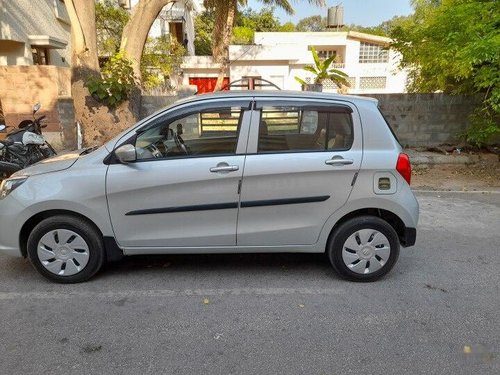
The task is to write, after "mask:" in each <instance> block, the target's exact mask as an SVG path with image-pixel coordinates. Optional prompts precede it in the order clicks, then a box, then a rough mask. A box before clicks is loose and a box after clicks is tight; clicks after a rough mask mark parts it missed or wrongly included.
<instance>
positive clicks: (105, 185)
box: [0, 91, 419, 283]
mask: <svg viewBox="0 0 500 375" xmlns="http://www.w3.org/2000/svg"><path fill="white" fill-rule="evenodd" d="M410 177H411V165H410V161H409V159H408V156H407V155H406V154H404V153H402V149H401V146H400V145H399V143H398V141H397V139H396V138H395V136H394V134H393V133H392V131H391V129H390V127H389V126H388V124H387V123H386V121H385V120H384V118H383V116H382V114H381V113H380V111H379V110H378V108H377V101H376V100H374V99H370V98H360V97H353V96H340V95H332V94H319V93H305V92H283V91H280V92H269V91H267V92H266V91H260V92H252V91H245V92H225V93H219V94H207V95H201V96H196V97H193V98H190V99H187V100H183V101H179V102H177V103H175V104H174V105H172V106H170V107H168V108H165V109H164V110H161V111H159V112H157V113H155V114H153V115H152V116H149V117H148V118H146V119H144V120H142V121H140V122H139V123H138V124H136V125H135V126H134V127H132V128H131V129H129V130H127V131H125V132H124V133H122V134H120V135H118V136H117V137H115V138H114V139H113V140H111V141H109V142H108V143H106V144H105V145H104V146H102V147H100V148H98V149H95V150H92V149H88V150H83V151H78V152H74V153H70V154H64V155H60V156H58V157H55V158H52V159H48V160H45V161H42V162H40V163H38V164H36V165H34V166H32V167H29V168H27V169H25V170H23V171H20V172H18V173H16V174H15V175H13V176H12V177H11V178H9V179H7V180H5V181H3V182H2V185H1V189H0V251H1V252H4V253H7V254H11V255H15V256H23V257H29V259H30V260H31V262H32V263H33V265H34V266H35V268H36V269H37V270H38V271H39V272H40V273H41V274H42V275H43V276H45V277H47V278H49V279H51V280H54V281H57V282H61V283H74V282H81V281H85V280H87V279H89V278H91V277H92V276H93V275H95V274H96V273H97V272H98V271H99V269H100V268H101V267H102V265H103V264H104V263H105V262H109V261H114V260H118V259H121V258H122V257H123V256H124V255H135V254H193V253H197V254H201V253H257V252H287V253H299V252H302V253H323V252H326V253H327V255H328V257H329V259H330V262H331V263H332V265H333V268H334V269H335V270H336V271H337V272H338V274H339V275H341V276H342V277H344V278H347V279H350V280H357V281H373V280H376V279H378V278H380V277H381V276H383V275H385V274H386V273H387V272H388V271H389V270H390V269H391V268H392V267H393V266H394V264H395V263H396V260H397V259H398V255H399V249H400V246H403V247H406V246H412V245H414V243H415V238H416V227H417V221H418V213H419V207H418V203H417V201H416V199H415V197H414V195H413V193H412V191H411V189H410V186H409V183H410Z"/></svg>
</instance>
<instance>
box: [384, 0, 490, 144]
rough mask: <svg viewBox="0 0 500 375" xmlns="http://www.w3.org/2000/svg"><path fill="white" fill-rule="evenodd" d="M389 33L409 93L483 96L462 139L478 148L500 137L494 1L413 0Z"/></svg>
mask: <svg viewBox="0 0 500 375" xmlns="http://www.w3.org/2000/svg"><path fill="white" fill-rule="evenodd" d="M414 4H415V14H414V15H413V16H412V17H409V18H408V19H406V20H402V21H401V22H399V23H398V24H397V25H396V26H395V27H393V28H392V29H391V30H390V36H391V37H392V38H393V39H394V43H393V45H392V47H393V48H395V49H396V50H398V51H399V52H401V53H402V55H403V59H402V62H401V65H402V66H403V67H405V68H407V69H408V70H409V78H410V82H409V87H408V88H409V90H410V91H413V92H434V91H437V90H439V91H443V92H445V93H450V94H466V95H477V94H480V95H482V97H483V100H482V103H481V105H480V106H479V108H478V109H477V110H476V111H475V112H474V114H473V115H472V116H471V118H470V121H471V127H470V128H469V130H468V131H467V132H466V133H465V134H463V138H464V139H465V140H467V141H468V142H471V143H474V144H476V145H482V144H484V143H486V142H487V140H488V139H490V138H491V137H492V136H494V135H497V134H499V133H500V125H499V118H500V88H499V83H500V53H499V51H500V27H499V26H500V21H499V16H498V15H499V14H500V2H498V1H492V0H441V1H437V0H415V1H414Z"/></svg>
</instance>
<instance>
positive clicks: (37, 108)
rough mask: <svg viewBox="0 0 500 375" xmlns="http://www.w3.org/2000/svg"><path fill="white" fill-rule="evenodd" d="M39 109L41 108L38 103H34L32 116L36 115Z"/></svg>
mask: <svg viewBox="0 0 500 375" xmlns="http://www.w3.org/2000/svg"><path fill="white" fill-rule="evenodd" d="M41 107H42V106H41V105H40V103H36V104H35V105H34V106H33V114H35V113H37V112H38V111H39V110H40V108H41Z"/></svg>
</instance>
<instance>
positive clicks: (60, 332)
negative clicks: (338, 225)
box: [0, 192, 500, 374]
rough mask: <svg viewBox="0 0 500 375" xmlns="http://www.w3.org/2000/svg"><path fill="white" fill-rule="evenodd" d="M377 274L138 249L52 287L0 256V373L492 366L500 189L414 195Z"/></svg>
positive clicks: (497, 333)
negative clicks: (416, 222)
mask: <svg viewBox="0 0 500 375" xmlns="http://www.w3.org/2000/svg"><path fill="white" fill-rule="evenodd" d="M418 198H419V201H420V204H421V221H420V228H419V232H418V238H417V244H416V246H415V247H413V248H408V249H403V250H402V253H401V257H400V260H399V262H398V263H397V265H396V267H395V268H394V270H393V271H392V272H391V273H390V274H389V275H388V276H387V277H386V278H385V279H383V280H381V281H379V282H376V283H371V284H357V283H351V282H346V281H343V280H340V279H339V278H338V277H337V276H336V275H335V274H334V273H333V271H332V270H331V268H330V266H329V265H328V263H327V260H326V258H325V256H323V255H288V254H285V255H223V256H161V257H137V258H132V259H127V260H125V261H123V262H121V263H118V264H115V265H111V266H108V267H107V269H105V270H104V271H103V272H101V273H100V274H99V275H98V276H97V277H96V278H94V279H93V280H92V281H90V282H87V283H85V284H78V285H66V286H65V285H57V284H52V283H49V282H47V281H45V280H44V279H42V278H41V277H40V276H38V274H37V273H36V272H35V271H34V270H33V269H32V267H31V265H30V264H29V262H28V261H27V260H23V259H16V258H9V257H6V256H0V337H1V340H0V362H1V365H0V373H2V374H41V373H50V374H93V373H95V374H198V373H199V374H350V373H352V374H404V373H408V374H472V373H477V374H498V373H500V290H499V285H500V272H499V269H500V194H481V193H475V194H474V193H467V194H465V193H456V194H455V193H439V192H432V193H419V194H418Z"/></svg>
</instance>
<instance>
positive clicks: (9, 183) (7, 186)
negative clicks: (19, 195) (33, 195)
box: [0, 176, 28, 199]
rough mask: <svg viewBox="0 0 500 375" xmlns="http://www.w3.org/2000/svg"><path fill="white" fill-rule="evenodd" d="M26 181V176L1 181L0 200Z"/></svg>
mask: <svg viewBox="0 0 500 375" xmlns="http://www.w3.org/2000/svg"><path fill="white" fill-rule="evenodd" d="M27 179H28V177H26V176H20V177H11V178H8V179H6V180H3V181H2V185H0V199H4V198H5V197H6V196H7V195H9V194H10V193H11V192H12V191H14V190H15V189H16V188H18V187H19V186H21V185H22V184H23V183H24V181H26V180H27Z"/></svg>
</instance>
